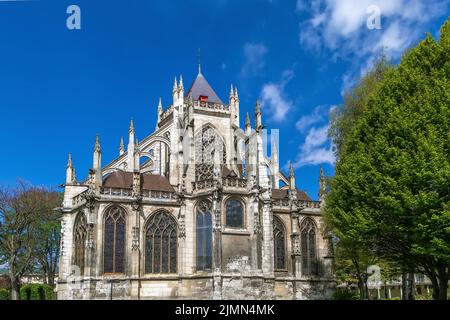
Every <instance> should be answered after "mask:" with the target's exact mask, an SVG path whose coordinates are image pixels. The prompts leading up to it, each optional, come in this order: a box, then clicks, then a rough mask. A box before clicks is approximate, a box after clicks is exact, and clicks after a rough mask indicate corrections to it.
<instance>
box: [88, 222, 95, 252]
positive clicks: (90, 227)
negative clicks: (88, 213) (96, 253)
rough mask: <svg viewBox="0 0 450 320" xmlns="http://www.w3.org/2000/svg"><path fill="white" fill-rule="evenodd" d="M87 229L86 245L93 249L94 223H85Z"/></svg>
mask: <svg viewBox="0 0 450 320" xmlns="http://www.w3.org/2000/svg"><path fill="white" fill-rule="evenodd" d="M87 227H88V228H87V231H88V241H87V246H88V248H89V249H94V247H95V242H94V224H93V223H88V225H87Z"/></svg>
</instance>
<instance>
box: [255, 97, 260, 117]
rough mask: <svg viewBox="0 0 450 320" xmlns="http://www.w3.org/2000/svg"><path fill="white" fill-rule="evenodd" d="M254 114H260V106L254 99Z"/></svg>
mask: <svg viewBox="0 0 450 320" xmlns="http://www.w3.org/2000/svg"><path fill="white" fill-rule="evenodd" d="M255 113H256V114H258V113H261V105H260V103H259V100H258V99H256V106H255Z"/></svg>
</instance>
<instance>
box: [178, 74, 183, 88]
mask: <svg viewBox="0 0 450 320" xmlns="http://www.w3.org/2000/svg"><path fill="white" fill-rule="evenodd" d="M179 88H180V89H183V75H180V86H179Z"/></svg>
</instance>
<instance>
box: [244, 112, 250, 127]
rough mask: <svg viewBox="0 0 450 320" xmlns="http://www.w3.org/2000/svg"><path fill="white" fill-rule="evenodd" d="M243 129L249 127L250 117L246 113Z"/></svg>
mask: <svg viewBox="0 0 450 320" xmlns="http://www.w3.org/2000/svg"><path fill="white" fill-rule="evenodd" d="M245 127H250V115H249V114H248V112H247V115H246V117H245Z"/></svg>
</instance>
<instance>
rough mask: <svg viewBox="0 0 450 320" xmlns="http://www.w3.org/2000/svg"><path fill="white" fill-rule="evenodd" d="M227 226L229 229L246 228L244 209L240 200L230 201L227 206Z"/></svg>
mask: <svg viewBox="0 0 450 320" xmlns="http://www.w3.org/2000/svg"><path fill="white" fill-rule="evenodd" d="M225 211H226V218H225V220H226V226H227V227H229V228H243V227H244V209H243V208H242V204H241V202H239V201H238V200H234V199H233V200H228V201H227V204H226V210H225Z"/></svg>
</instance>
